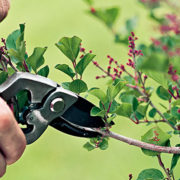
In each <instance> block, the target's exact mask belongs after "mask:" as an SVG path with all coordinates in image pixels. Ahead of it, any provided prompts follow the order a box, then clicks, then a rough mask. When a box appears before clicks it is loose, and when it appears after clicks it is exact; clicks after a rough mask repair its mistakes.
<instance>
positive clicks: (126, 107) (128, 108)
mask: <svg viewBox="0 0 180 180" xmlns="http://www.w3.org/2000/svg"><path fill="white" fill-rule="evenodd" d="M132 112H133V110H132V105H131V104H129V103H123V104H121V105H120V107H119V108H118V109H117V110H116V112H115V113H116V114H117V115H119V116H125V117H130V116H131V114H132Z"/></svg>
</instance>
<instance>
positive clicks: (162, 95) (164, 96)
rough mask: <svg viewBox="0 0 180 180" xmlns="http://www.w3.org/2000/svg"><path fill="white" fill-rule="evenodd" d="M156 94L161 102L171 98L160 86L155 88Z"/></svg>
mask: <svg viewBox="0 0 180 180" xmlns="http://www.w3.org/2000/svg"><path fill="white" fill-rule="evenodd" d="M156 93H157V95H158V96H159V97H160V98H161V99H163V100H166V101H168V100H169V99H170V98H171V95H170V94H169V92H168V91H167V90H166V89H165V88H164V87H162V86H159V87H158V88H157V90H156Z"/></svg>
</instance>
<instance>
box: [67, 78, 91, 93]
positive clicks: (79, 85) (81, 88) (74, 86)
mask: <svg viewBox="0 0 180 180" xmlns="http://www.w3.org/2000/svg"><path fill="white" fill-rule="evenodd" d="M69 89H70V90H71V91H73V92H75V93H77V94H79V93H82V92H85V91H87V90H88V87H87V84H86V83H85V82H84V81H82V80H80V79H76V80H74V81H73V82H71V83H70V85H69Z"/></svg>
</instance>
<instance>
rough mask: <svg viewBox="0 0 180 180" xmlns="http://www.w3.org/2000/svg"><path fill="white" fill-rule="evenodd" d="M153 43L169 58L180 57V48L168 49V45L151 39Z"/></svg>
mask: <svg viewBox="0 0 180 180" xmlns="http://www.w3.org/2000/svg"><path fill="white" fill-rule="evenodd" d="M151 41H152V43H153V44H154V46H155V47H158V48H161V49H162V50H163V51H164V53H166V54H167V55H168V56H169V57H173V56H180V48H179V47H173V48H172V47H171V48H170V47H168V45H166V44H164V43H163V42H162V41H161V40H160V39H155V38H151Z"/></svg>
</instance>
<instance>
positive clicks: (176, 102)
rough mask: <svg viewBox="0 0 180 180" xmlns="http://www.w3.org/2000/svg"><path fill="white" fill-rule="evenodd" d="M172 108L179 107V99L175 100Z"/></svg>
mask: <svg viewBox="0 0 180 180" xmlns="http://www.w3.org/2000/svg"><path fill="white" fill-rule="evenodd" d="M172 105H173V106H180V99H177V100H176V101H174V102H172Z"/></svg>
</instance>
